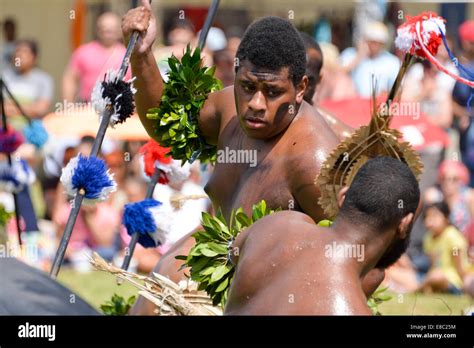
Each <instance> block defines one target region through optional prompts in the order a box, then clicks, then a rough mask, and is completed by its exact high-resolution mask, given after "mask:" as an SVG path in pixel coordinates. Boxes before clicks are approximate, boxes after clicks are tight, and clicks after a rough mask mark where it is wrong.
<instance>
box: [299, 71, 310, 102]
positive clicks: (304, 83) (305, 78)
mask: <svg viewBox="0 0 474 348" xmlns="http://www.w3.org/2000/svg"><path fill="white" fill-rule="evenodd" d="M308 83H309V80H308V76H306V75H304V76H303V78H302V79H301V81H300V83H298V86H296V103H297V104H300V103H302V102H303V97H304V93H305V92H306V88H308Z"/></svg>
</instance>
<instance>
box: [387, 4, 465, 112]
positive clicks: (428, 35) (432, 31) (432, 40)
mask: <svg viewBox="0 0 474 348" xmlns="http://www.w3.org/2000/svg"><path fill="white" fill-rule="evenodd" d="M445 22H446V20H445V19H444V18H442V17H440V16H438V15H437V14H436V13H435V12H423V13H422V14H420V15H418V16H414V17H411V16H407V21H406V22H405V23H404V24H402V25H401V26H399V27H398V29H397V38H396V40H395V45H396V46H397V47H398V48H399V49H401V50H402V51H404V52H405V53H407V54H412V55H414V56H417V57H419V58H422V59H427V60H428V61H429V62H430V63H432V64H433V65H434V66H436V68H437V69H438V70H440V71H442V72H443V73H445V74H446V75H449V76H450V77H452V78H453V79H455V80H456V81H457V82H459V83H462V84H464V85H466V86H468V87H470V88H471V94H470V97H469V99H468V101H467V107H468V109H469V110H470V109H471V101H472V100H473V98H474V72H472V71H470V70H469V69H467V68H466V67H465V66H464V65H462V64H461V63H459V60H458V59H457V58H456V57H455V56H454V54H453V52H452V50H451V49H450V48H449V46H448V43H447V41H446V34H445V32H446V27H445ZM441 42H442V43H443V44H444V46H445V47H446V50H447V52H448V55H449V57H450V59H451V61H452V62H453V63H454V65H455V66H456V67H457V68H458V69H459V71H460V72H461V74H462V75H463V76H465V77H463V76H460V75H457V74H455V73H453V72H451V71H449V70H448V69H447V68H446V67H445V66H443V64H442V63H441V62H440V61H439V60H438V59H436V57H435V56H436V54H437V53H438V47H439V45H440V44H441Z"/></svg>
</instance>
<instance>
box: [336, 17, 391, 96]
mask: <svg viewBox="0 0 474 348" xmlns="http://www.w3.org/2000/svg"><path fill="white" fill-rule="evenodd" d="M388 38H389V35H388V29H387V27H386V26H385V25H384V24H383V23H381V22H371V23H369V24H367V25H366V26H365V28H364V31H363V36H362V39H361V40H360V41H359V43H358V47H357V49H356V48H354V47H350V48H347V49H345V50H344V51H343V52H342V54H341V57H340V59H341V63H342V66H343V68H344V70H345V71H346V72H348V73H350V74H351V77H352V81H353V82H354V85H355V88H356V91H357V93H358V94H359V95H360V96H361V97H366V98H368V97H370V96H371V95H372V90H373V85H372V76H374V78H375V81H376V82H377V91H376V92H378V93H381V92H385V91H388V89H389V88H390V86H392V85H393V83H394V82H395V79H396V77H397V73H398V70H399V68H400V60H399V59H398V58H397V57H396V56H394V55H393V54H391V53H389V52H388V51H387V50H386V49H385V44H386V43H387V41H388Z"/></svg>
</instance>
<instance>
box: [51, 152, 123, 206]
mask: <svg viewBox="0 0 474 348" xmlns="http://www.w3.org/2000/svg"><path fill="white" fill-rule="evenodd" d="M60 180H61V182H62V184H63V185H64V187H65V188H66V192H67V194H68V195H69V196H75V195H76V194H77V192H78V191H79V192H83V194H84V204H94V203H96V202H103V201H105V200H107V198H108V197H109V195H110V193H111V192H114V191H115V190H116V189H117V184H116V182H115V180H114V179H113V177H112V174H110V172H109V170H108V168H107V165H106V164H105V161H104V160H102V159H100V158H97V157H85V156H82V155H81V154H79V155H78V156H76V157H73V158H72V159H71V160H70V161H69V163H68V164H67V166H66V167H64V168H63V171H62V174H61V179H60Z"/></svg>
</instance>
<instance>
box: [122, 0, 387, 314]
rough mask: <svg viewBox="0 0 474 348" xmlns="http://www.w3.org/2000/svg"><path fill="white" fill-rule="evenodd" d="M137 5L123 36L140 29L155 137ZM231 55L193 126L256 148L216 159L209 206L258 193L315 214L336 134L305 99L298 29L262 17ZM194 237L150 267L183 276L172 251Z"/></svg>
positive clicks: (247, 205)
mask: <svg viewBox="0 0 474 348" xmlns="http://www.w3.org/2000/svg"><path fill="white" fill-rule="evenodd" d="M142 5H143V6H141V7H138V8H136V9H132V10H130V11H129V12H128V13H127V14H126V15H125V17H124V18H123V21H122V30H123V35H124V37H125V39H126V41H127V42H128V40H129V38H130V35H131V33H132V31H133V30H138V31H139V32H140V33H141V37H140V40H139V41H138V43H137V46H136V49H135V52H134V54H133V55H132V58H131V66H132V73H133V75H134V76H135V77H136V80H135V82H134V84H135V87H136V88H137V91H138V92H137V94H136V96H135V101H136V106H137V112H138V114H139V116H140V120H141V122H142V123H143V125H144V127H145V129H146V130H147V132H148V134H149V135H150V136H151V137H152V138H155V137H156V135H155V133H154V123H155V122H156V121H153V120H149V119H147V118H146V112H147V110H148V109H149V108H151V107H156V106H157V105H159V103H160V100H161V95H162V92H163V81H162V79H161V75H160V72H159V71H158V68H157V66H156V62H155V60H154V57H153V55H152V53H151V46H152V44H153V41H154V40H155V35H156V21H155V18H154V16H153V13H152V11H151V8H150V5H149V4H148V1H147V0H142ZM237 58H238V62H239V64H238V65H237V66H236V77H235V84H234V86H231V87H227V88H225V89H224V90H222V91H218V92H215V93H211V94H210V95H209V97H208V99H207V101H206V103H205V105H204V107H203V109H202V110H201V113H200V115H199V126H200V129H201V132H202V134H203V135H204V137H205V138H206V141H207V142H208V143H210V144H216V145H217V148H218V149H219V150H224V149H226V148H228V149H229V150H236V151H238V150H251V151H256V152H257V165H256V166H250V165H249V164H248V163H247V164H236V163H219V162H218V163H216V165H215V168H214V172H213V174H212V177H211V178H210V180H209V182H208V184H207V185H206V187H205V190H206V192H207V193H208V195H209V197H210V199H211V201H212V203H213V205H214V207H215V209H216V210H217V209H221V210H222V212H223V214H224V216H225V218H226V219H228V218H229V216H230V213H231V211H232V210H233V209H237V208H239V207H242V208H243V209H244V211H246V212H247V213H249V212H250V211H251V207H252V205H253V204H255V203H257V202H259V201H260V200H262V199H264V200H265V201H266V202H267V206H268V207H270V208H282V209H289V208H292V209H294V210H296V211H301V212H304V213H305V214H307V215H308V216H310V217H311V218H312V219H313V220H314V221H319V220H321V219H323V218H324V217H325V216H324V213H323V210H322V208H321V207H320V206H319V205H318V203H317V201H318V198H319V196H320V191H319V189H318V188H317V187H316V186H315V185H314V178H315V176H316V175H317V174H318V173H319V171H320V166H321V164H322V162H323V161H324V160H325V158H326V157H327V155H328V154H329V152H330V151H331V150H332V149H333V148H334V147H335V146H336V145H337V144H338V139H337V137H336V136H335V134H334V132H333V131H332V130H331V129H330V128H329V126H328V124H327V123H326V122H325V120H324V119H323V118H322V117H321V115H320V114H318V113H317V112H316V110H315V109H314V108H313V107H312V106H311V105H309V104H308V103H307V102H305V101H304V100H303V96H304V93H305V90H306V87H307V85H308V78H307V77H306V76H305V75H304V74H305V63H306V56H305V49H304V45H303V43H302V41H301V38H300V36H299V33H298V32H297V31H296V29H295V28H294V27H293V25H292V24H291V23H290V22H288V21H286V20H284V19H281V18H278V17H265V18H262V19H260V20H258V21H256V22H254V23H253V24H252V25H251V26H250V27H249V28H248V29H247V31H246V33H245V35H244V37H243V39H242V41H241V44H240V46H239V49H238V51H237ZM157 140H159V139H157ZM193 244H194V240H193V239H192V238H189V237H188V238H183V239H181V240H180V241H178V242H177V243H176V245H175V246H174V247H173V249H172V250H170V252H168V253H167V254H166V255H165V256H164V257H163V258H162V260H161V261H160V262H159V264H158V265H157V267H156V268H155V271H158V272H159V273H161V274H165V275H169V276H170V279H172V280H173V281H176V282H178V281H179V280H181V279H182V274H181V273H177V272H176V270H177V269H178V268H179V266H180V264H181V263H182V261H179V262H178V261H176V260H175V259H174V256H175V255H180V254H186V253H187V252H188V251H189V248H190V246H192V245H193ZM176 266H177V267H176ZM169 272H170V273H169ZM382 279H383V276H382V278H381V279H377V281H378V282H380V281H382ZM377 285H378V284H373V285H372V286H369V290H368V291H369V292H370V291H373V290H374V289H375V288H376V286H377ZM132 312H134V311H132Z"/></svg>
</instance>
